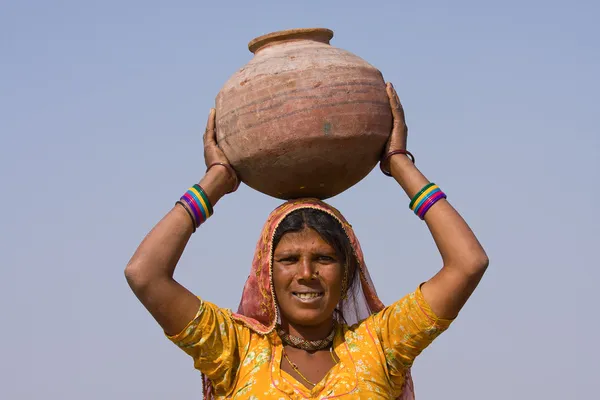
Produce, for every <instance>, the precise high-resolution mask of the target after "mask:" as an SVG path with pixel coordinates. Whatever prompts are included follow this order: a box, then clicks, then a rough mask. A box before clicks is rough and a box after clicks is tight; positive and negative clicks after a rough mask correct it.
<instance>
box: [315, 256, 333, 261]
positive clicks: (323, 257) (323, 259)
mask: <svg viewBox="0 0 600 400" xmlns="http://www.w3.org/2000/svg"><path fill="white" fill-rule="evenodd" d="M317 259H318V260H319V262H323V263H332V262H335V258H333V257H331V256H326V255H320V256H319V257H318V258H317Z"/></svg>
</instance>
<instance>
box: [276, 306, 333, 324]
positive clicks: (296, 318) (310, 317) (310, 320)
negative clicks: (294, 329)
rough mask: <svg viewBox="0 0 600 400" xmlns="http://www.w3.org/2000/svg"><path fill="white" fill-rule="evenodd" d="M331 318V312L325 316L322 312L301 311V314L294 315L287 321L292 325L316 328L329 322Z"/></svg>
mask: <svg viewBox="0 0 600 400" xmlns="http://www.w3.org/2000/svg"><path fill="white" fill-rule="evenodd" d="M332 316H333V312H332V313H329V314H327V313H322V312H318V313H316V312H307V311H306V310H303V311H302V312H298V313H294V314H293V315H291V316H290V317H289V318H287V320H288V321H289V322H290V323H292V324H294V325H300V326H317V325H320V324H323V323H324V322H327V321H329V320H331V317H332Z"/></svg>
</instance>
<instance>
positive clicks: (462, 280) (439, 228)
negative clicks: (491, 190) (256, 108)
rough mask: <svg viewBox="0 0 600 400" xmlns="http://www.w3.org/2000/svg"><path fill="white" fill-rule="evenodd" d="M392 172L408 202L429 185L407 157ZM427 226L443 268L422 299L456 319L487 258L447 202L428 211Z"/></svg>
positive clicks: (397, 161)
mask: <svg viewBox="0 0 600 400" xmlns="http://www.w3.org/2000/svg"><path fill="white" fill-rule="evenodd" d="M390 170H391V173H392V176H393V177H394V178H395V179H396V181H397V182H398V183H399V184H400V186H402V188H403V189H404V191H405V192H406V194H407V195H408V197H409V198H413V196H414V195H415V194H416V193H418V192H419V191H420V190H421V189H422V188H423V187H424V186H425V185H427V184H428V183H429V181H428V180H427V178H425V176H424V175H423V174H422V173H421V172H420V171H419V170H418V169H417V168H416V167H415V166H414V164H413V163H412V162H411V161H410V160H409V159H408V158H407V157H405V156H401V155H399V156H395V157H392V159H391V163H390ZM425 222H426V223H427V226H428V227H429V230H430V231H431V235H432V236H433V239H434V241H435V243H436V245H437V247H438V250H439V251H440V254H441V257H442V261H443V267H442V269H441V270H440V271H439V272H438V273H437V274H436V275H435V276H434V277H433V278H431V279H430V280H429V281H427V283H426V284H425V285H423V287H422V291H423V296H424V297H425V299H426V300H427V302H428V303H429V304H430V306H431V308H432V310H433V311H434V312H435V313H436V315H438V317H440V318H454V317H455V316H456V315H457V314H458V312H459V311H460V309H461V308H462V307H463V306H464V304H465V303H466V301H467V300H468V298H469V297H470V296H471V294H472V293H473V291H474V290H475V288H476V287H477V285H478V284H479V281H480V280H481V277H482V276H483V274H484V272H485V270H486V268H487V266H488V258H487V255H486V253H485V251H484V250H483V248H482V246H481V244H480V243H479V241H478V240H477V238H476V237H475V235H474V234H473V232H472V231H471V229H470V228H469V226H468V225H467V223H466V222H465V220H464V219H463V218H462V217H461V216H460V215H459V214H458V212H457V211H456V210H455V209H454V208H453V207H452V206H451V205H450V203H449V202H448V201H446V200H445V199H441V200H438V201H437V202H436V203H435V204H434V205H433V206H432V207H431V208H430V209H429V211H427V213H426V214H425Z"/></svg>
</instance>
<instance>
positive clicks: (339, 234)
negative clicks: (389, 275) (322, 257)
mask: <svg viewBox="0 0 600 400" xmlns="http://www.w3.org/2000/svg"><path fill="white" fill-rule="evenodd" d="M304 228H311V229H314V230H315V231H316V232H317V233H318V234H319V235H321V237H322V238H323V240H325V241H326V242H327V243H329V245H330V246H331V247H333V249H334V250H335V252H336V255H337V256H338V257H339V259H340V261H341V264H342V266H346V268H348V276H347V278H348V282H347V286H346V293H347V294H348V295H350V294H352V293H353V292H354V291H353V290H352V288H353V286H354V284H355V281H356V271H357V269H358V268H357V267H358V261H357V259H356V256H355V255H354V249H353V248H352V245H351V244H350V240H349V239H348V235H347V234H346V231H345V230H344V228H343V227H342V225H341V224H340V222H339V221H338V220H337V219H336V218H334V217H333V216H331V215H330V214H328V213H326V212H324V211H321V210H316V209H314V208H301V209H299V210H295V211H292V212H291V213H289V214H288V215H287V216H286V217H285V218H284V219H283V221H281V223H280V224H279V226H278V227H277V230H276V231H275V236H274V237H273V250H275V248H276V247H277V244H279V241H280V240H281V238H282V237H283V235H285V234H286V233H290V232H300V231H302V230H303V229H304Z"/></svg>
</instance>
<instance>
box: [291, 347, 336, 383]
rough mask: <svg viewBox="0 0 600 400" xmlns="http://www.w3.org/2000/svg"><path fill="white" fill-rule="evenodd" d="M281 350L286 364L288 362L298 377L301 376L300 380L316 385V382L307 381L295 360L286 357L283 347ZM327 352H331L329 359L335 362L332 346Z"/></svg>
mask: <svg viewBox="0 0 600 400" xmlns="http://www.w3.org/2000/svg"><path fill="white" fill-rule="evenodd" d="M282 352H283V357H285V359H286V361H287V362H288V364H290V366H291V367H292V369H293V370H294V371H296V373H297V374H298V375H299V376H300V378H302V380H304V382H306V383H308V384H309V385H311V386H312V387H315V386H317V384H316V383H314V382H311V381H309V380H308V379H307V378H306V377H305V376H304V375H303V374H302V372H300V369H299V368H298V366H297V365H296V363H295V362H293V361H292V360H290V358H289V357H288V355H287V353H286V351H285V348H283V349H282ZM329 354H331V359H332V360H333V364H334V365H335V364H337V360H336V359H335V356H334V355H333V347H331V348H330V349H329Z"/></svg>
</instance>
